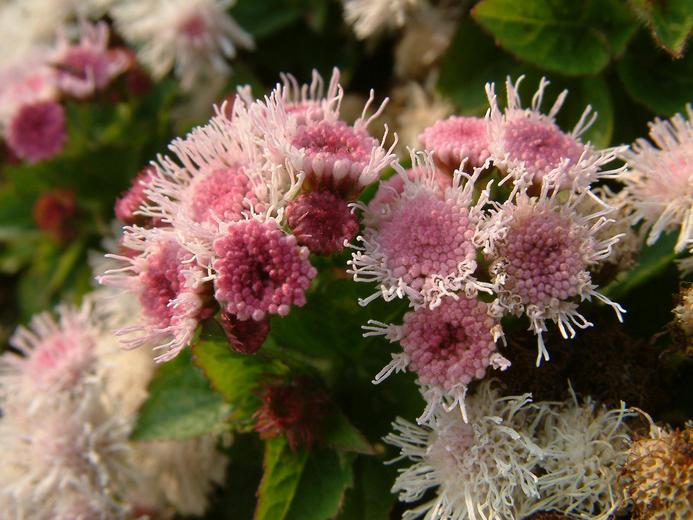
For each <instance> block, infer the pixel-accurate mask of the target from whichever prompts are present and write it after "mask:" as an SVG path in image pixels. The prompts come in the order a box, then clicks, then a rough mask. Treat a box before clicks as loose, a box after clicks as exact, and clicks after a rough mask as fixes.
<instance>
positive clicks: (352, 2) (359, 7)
mask: <svg viewBox="0 0 693 520" xmlns="http://www.w3.org/2000/svg"><path fill="white" fill-rule="evenodd" d="M342 2H343V3H344V19H345V20H346V22H347V23H348V24H349V25H353V26H354V32H355V33H356V36H358V37H359V38H360V39H361V40H365V39H366V38H369V37H371V36H374V35H376V34H378V33H379V32H381V31H383V30H386V29H392V28H396V27H402V26H403V25H404V23H405V21H406V19H407V12H409V11H410V10H411V9H413V8H414V7H416V6H418V5H420V4H422V3H423V0H342Z"/></svg>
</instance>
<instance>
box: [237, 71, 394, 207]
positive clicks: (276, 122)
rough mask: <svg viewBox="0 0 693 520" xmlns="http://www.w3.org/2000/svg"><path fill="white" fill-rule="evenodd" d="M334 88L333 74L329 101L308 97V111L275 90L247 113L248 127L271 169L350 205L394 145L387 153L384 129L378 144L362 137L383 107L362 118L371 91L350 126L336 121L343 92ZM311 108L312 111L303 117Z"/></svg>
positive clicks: (377, 174)
mask: <svg viewBox="0 0 693 520" xmlns="http://www.w3.org/2000/svg"><path fill="white" fill-rule="evenodd" d="M314 81H315V80H314ZM335 82H336V80H335V74H333V79H332V81H331V82H330V89H329V90H328V96H331V97H328V98H324V99H322V100H321V101H320V102H317V103H316V99H317V95H316V96H311V98H312V99H309V101H310V103H308V104H307V106H306V103H305V102H302V101H300V98H299V100H298V101H296V100H295V99H296V96H295V95H294V96H289V95H288V94H287V88H286V87H282V86H281V85H280V86H277V88H275V89H274V90H273V91H272V93H271V94H270V95H269V96H268V97H266V98H265V100H264V102H260V101H258V102H256V106H255V109H254V110H252V109H251V112H250V113H251V116H252V117H253V120H254V121H253V125H252V126H253V127H254V129H256V130H255V131H256V132H258V134H259V135H260V136H262V137H261V139H262V141H263V144H264V146H265V153H267V156H268V157H269V158H270V162H271V163H272V164H273V165H274V166H275V167H280V168H282V169H285V170H287V171H294V172H296V174H299V173H301V174H302V175H303V176H304V177H305V180H304V181H303V189H304V190H310V191H323V190H327V191H331V192H333V193H334V194H336V195H338V196H340V197H341V198H344V199H346V200H353V199H354V198H356V196H358V194H359V193H360V192H361V190H363V188H364V187H365V186H368V185H369V184H372V183H374V182H375V181H377V180H378V179H379V178H380V174H381V172H382V170H383V169H384V168H386V167H387V166H388V165H389V164H390V162H391V161H392V159H394V157H395V156H394V154H393V150H394V147H395V144H396V142H395V143H393V144H392V146H390V148H389V149H386V148H385V147H384V146H385V144H384V143H385V140H386V138H387V129H386V130H385V135H384V136H383V138H382V140H381V141H380V142H379V141H378V140H376V139H375V138H373V137H371V135H370V134H369V133H368V131H367V128H368V126H369V125H370V124H371V123H372V122H373V121H374V120H375V119H376V118H377V117H378V116H379V115H380V114H381V113H382V111H383V109H384V106H385V104H386V102H387V100H385V101H384V102H383V103H382V104H381V105H380V107H379V108H378V109H377V110H376V111H375V113H374V114H373V115H371V116H369V117H367V112H368V110H369V108H370V106H371V104H372V103H373V100H374V99H375V94H374V92H373V91H371V93H370V97H369V99H368V101H367V102H366V104H365V106H364V108H363V112H362V114H361V117H359V118H358V119H357V120H356V121H355V122H354V124H353V125H349V124H347V123H346V122H344V121H342V120H340V119H338V117H339V113H340V107H341V101H342V96H343V92H342V88H341V87H340V86H338V85H336V83H335ZM293 90H296V89H295V88H294V89H293ZM316 105H317V106H318V107H319V109H316V108H315V107H316ZM311 106H312V107H314V108H313V109H310V110H309V112H308V113H306V110H307V109H308V108H310V107H311ZM307 107H308V108H307ZM306 114H308V115H306Z"/></svg>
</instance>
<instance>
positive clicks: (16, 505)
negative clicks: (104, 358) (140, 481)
mask: <svg viewBox="0 0 693 520" xmlns="http://www.w3.org/2000/svg"><path fill="white" fill-rule="evenodd" d="M97 391H98V390H97V387H95V386H93V387H90V388H89V391H88V392H87V393H85V394H84V395H83V396H82V398H81V400H80V401H74V400H73V401H72V402H70V403H62V404H61V406H59V407H57V408H54V409H53V410H50V411H45V412H44V413H43V414H41V415H40V416H32V417H27V416H24V415H23V414H22V413H21V412H14V413H9V414H7V415H5V416H3V418H2V419H0V444H1V445H2V447H3V457H2V459H1V460H0V489H1V490H2V491H0V509H1V510H2V511H3V514H10V515H11V514H12V513H14V516H11V517H13V518H32V519H37V520H52V519H54V518H61V516H60V515H61V514H63V515H64V514H66V513H67V512H68V511H69V510H70V509H73V508H77V507H79V509H84V507H85V506H88V507H89V509H91V510H92V511H97V512H98V514H99V515H101V516H100V517H102V518H109V519H110V518H118V517H119V516H120V515H121V513H122V512H123V511H124V505H123V504H122V503H120V497H121V496H122V492H123V490H124V489H125V487H126V485H127V481H128V480H129V479H130V478H132V472H131V470H130V468H129V466H128V455H129V453H128V451H129V447H128V444H127V438H128V434H129V424H128V423H127V422H125V421H124V420H123V419H122V418H121V417H117V416H111V415H110V414H108V413H106V411H105V409H104V407H103V406H102V405H101V403H100V402H99V396H98V393H97ZM80 504H81V505H80ZM62 518H67V517H65V516H63V517H62ZM73 518H74V517H73Z"/></svg>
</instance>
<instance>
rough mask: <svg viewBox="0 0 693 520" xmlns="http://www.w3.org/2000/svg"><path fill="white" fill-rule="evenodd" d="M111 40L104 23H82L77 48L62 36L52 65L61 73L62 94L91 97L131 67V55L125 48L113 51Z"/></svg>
mask: <svg viewBox="0 0 693 520" xmlns="http://www.w3.org/2000/svg"><path fill="white" fill-rule="evenodd" d="M108 37H109V30H108V25H106V23H104V22H101V23H97V24H95V25H91V24H88V23H84V24H82V37H81V38H80V41H79V43H78V44H76V45H73V44H72V43H70V41H69V40H68V38H67V37H66V36H65V34H61V35H60V38H59V40H58V43H57V46H56V49H55V51H54V52H53V55H52V57H51V59H50V62H51V64H52V65H53V66H54V67H55V68H56V70H57V85H58V88H60V90H61V91H63V92H65V93H67V94H69V95H71V96H74V97H76V98H85V97H88V96H90V95H91V94H93V93H94V92H95V91H97V90H102V89H104V88H105V87H106V86H107V85H108V84H109V83H110V82H111V80H112V79H113V78H115V77H116V76H118V75H119V74H122V73H123V72H125V71H126V70H127V69H128V68H129V67H130V65H131V64H132V57H131V55H130V54H129V53H128V52H127V51H126V50H124V49H113V50H109V49H108Z"/></svg>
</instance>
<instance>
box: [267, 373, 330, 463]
mask: <svg viewBox="0 0 693 520" xmlns="http://www.w3.org/2000/svg"><path fill="white" fill-rule="evenodd" d="M262 403H263V404H262V407H261V408H259V409H258V411H257V412H256V413H255V430H256V431H257V432H258V433H260V436H261V437H263V438H271V437H276V436H278V435H282V434H283V435H285V436H286V438H287V440H288V441H289V446H291V449H293V450H296V449H298V448H299V446H305V447H306V448H308V449H310V448H311V446H312V445H313V444H314V443H315V441H316V440H317V439H318V438H319V437H320V435H321V433H322V426H323V423H324V420H325V418H326V417H327V414H328V412H329V398H328V397H327V395H326V394H325V393H324V391H323V390H321V389H320V388H319V387H318V386H317V385H315V384H314V383H312V382H311V381H310V380H308V379H306V378H298V379H295V380H293V381H291V382H289V383H286V384H272V385H269V386H267V388H265V390H264V392H263V394H262Z"/></svg>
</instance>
